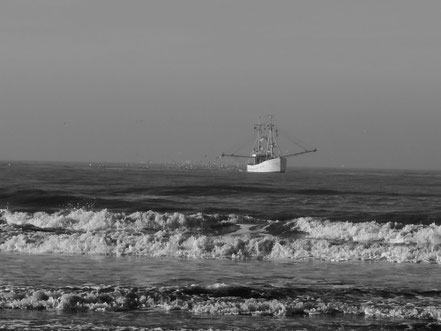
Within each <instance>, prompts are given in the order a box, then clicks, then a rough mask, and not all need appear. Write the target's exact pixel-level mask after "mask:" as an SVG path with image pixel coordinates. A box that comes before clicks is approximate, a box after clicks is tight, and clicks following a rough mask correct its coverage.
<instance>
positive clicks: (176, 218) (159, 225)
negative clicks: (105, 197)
mask: <svg viewBox="0 0 441 331" xmlns="http://www.w3.org/2000/svg"><path fill="white" fill-rule="evenodd" d="M0 220H1V222H0V251H7V252H21V253H27V254H42V253H57V254H98V255H138V256H149V257H164V256H166V257H185V258H235V259H248V258H256V259H268V260H272V259H294V260H301V259H311V258H312V259H320V260H326V261H355V260H386V261H391V262H413V263H417V262H428V263H441V226H438V225H435V224H431V225H419V224H408V225H405V226H403V225H401V224H399V223H396V222H394V223H392V222H389V223H378V222H375V221H372V222H362V223H355V222H331V221H329V220H322V219H316V218H297V219H293V220H290V221H286V222H281V221H274V220H258V219H253V218H250V217H241V216H238V215H234V214H231V215H219V214H202V213H197V214H192V215H185V214H181V213H158V212H154V211H148V212H135V213H132V214H129V215H126V214H124V213H112V212H110V211H108V210H105V209H104V210H101V211H88V210H83V209H74V210H69V211H60V212H57V213H53V214H48V213H43V212H38V213H34V214H28V213H21V212H16V213H11V212H9V211H8V210H1V211H0Z"/></svg>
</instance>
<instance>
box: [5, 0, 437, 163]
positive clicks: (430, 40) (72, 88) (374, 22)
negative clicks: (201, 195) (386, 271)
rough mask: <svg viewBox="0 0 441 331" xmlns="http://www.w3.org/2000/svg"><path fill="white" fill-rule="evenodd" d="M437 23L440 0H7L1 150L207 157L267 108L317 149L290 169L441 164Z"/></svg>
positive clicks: (247, 131)
mask: <svg viewBox="0 0 441 331" xmlns="http://www.w3.org/2000/svg"><path fill="white" fill-rule="evenodd" d="M440 17H441V2H440V1H438V0H434V1H430V0H427V1H426V0H423V1H413V0H370V1H357V0H333V1H329V0H322V1H319V0H304V1H302V0H299V1H295V0H286V1H280V0H272V1H267V0H265V1H262V0H175V1H171V0H151V1H145V0H138V1H136V0H125V1H119V0H118V1H116V0H87V1H86V0H39V1H35V0H27V1H26V0H1V1H0V160H37V161H85V162H92V161H93V162H142V161H150V162H173V161H174V162H181V161H185V160H189V161H192V162H204V161H212V160H216V157H217V156H219V155H220V154H221V153H222V152H236V151H237V150H240V149H242V150H244V149H245V151H246V152H248V151H249V150H250V148H251V143H252V139H253V124H254V123H255V122H256V121H257V120H258V118H259V116H263V115H266V114H274V115H275V116H276V121H277V124H278V126H279V128H280V132H281V133H282V134H281V136H282V135H286V136H287V141H288V142H290V141H293V140H294V141H301V142H302V143H303V144H304V145H306V146H307V147H310V148H317V149H318V152H317V153H311V154H307V155H304V156H300V157H295V158H292V159H290V160H289V165H290V166H302V167H303V166H308V167H309V166H311V167H357V168H386V169H389V168H391V169H395V168H398V169H441V20H440ZM280 143H281V144H282V142H280ZM247 144H248V145H247ZM281 148H282V150H283V151H287V152H296V151H298V150H297V149H296V146H295V145H293V144H291V145H290V144H284V145H283V146H281Z"/></svg>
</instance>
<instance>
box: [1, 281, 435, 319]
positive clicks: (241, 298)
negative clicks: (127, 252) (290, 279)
mask: <svg viewBox="0 0 441 331" xmlns="http://www.w3.org/2000/svg"><path fill="white" fill-rule="evenodd" d="M433 292H434V291H431V292H430V293H426V292H424V291H419V292H418V291H413V292H412V291H399V290H389V289H383V288H380V289H367V290H363V289H357V288H332V287H329V288H320V289H312V288H311V289H310V288H292V287H287V288H283V287H272V286H270V285H268V286H266V287H252V286H233V285H228V284H224V283H216V284H212V285H207V286H201V285H197V284H196V285H188V286H166V287H120V286H84V287H63V288H46V289H42V288H32V287H0V309H31V310H60V311H67V312H72V311H81V312H84V311H101V312H106V311H110V312H112V311H131V310H157V309H159V310H165V311H183V312H190V313H193V314H204V315H259V316H277V317H294V316H308V315H318V314H320V315H332V316H335V315H338V314H350V315H355V316H366V317H383V318H384V317H389V318H406V319H416V320H426V321H434V322H436V323H439V322H440V321H441V308H440V305H441V301H440V294H441V293H440V292H439V291H437V293H433Z"/></svg>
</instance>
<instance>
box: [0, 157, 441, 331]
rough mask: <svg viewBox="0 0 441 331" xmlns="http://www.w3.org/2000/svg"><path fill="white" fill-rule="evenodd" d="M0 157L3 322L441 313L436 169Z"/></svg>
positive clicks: (422, 316) (76, 325)
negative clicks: (277, 170) (253, 168)
mask: <svg viewBox="0 0 441 331" xmlns="http://www.w3.org/2000/svg"><path fill="white" fill-rule="evenodd" d="M240 170H241V169H235V168H222V167H208V166H205V167H190V166H188V165H187V166H178V165H173V166H170V165H147V164H136V165H123V164H80V163H78V164H68V163H30V162H27V163H26V162H3V163H0V330H1V329H8V330H23V329H25V330H45V329H46V330H54V329H56V330H109V329H110V330H338V329H340V330H380V329H383V330H406V329H409V330H410V329H421V330H426V329H429V330H430V329H433V330H437V329H440V328H441V275H440V274H441V273H440V272H441V226H440V224H441V203H440V202H441V201H440V196H441V172H436V171H403V170H400V171H398V170H397V171H393V170H365V169H363V170H362V169H360V170H354V169H298V168H292V169H289V171H288V172H287V173H285V174H256V173H254V174H253V173H246V172H243V171H240Z"/></svg>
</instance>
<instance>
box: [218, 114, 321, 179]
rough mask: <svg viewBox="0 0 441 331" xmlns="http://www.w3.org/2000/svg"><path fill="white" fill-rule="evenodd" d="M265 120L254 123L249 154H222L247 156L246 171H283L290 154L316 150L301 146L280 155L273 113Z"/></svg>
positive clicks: (294, 154)
mask: <svg viewBox="0 0 441 331" xmlns="http://www.w3.org/2000/svg"><path fill="white" fill-rule="evenodd" d="M266 118H267V121H266V122H265V123H262V122H261V120H260V118H259V122H258V123H256V124H254V132H255V135H256V139H255V141H254V145H253V150H252V152H251V155H238V154H234V153H233V154H226V153H222V156H229V157H238V158H247V159H248V164H247V172H285V171H286V166H287V158H288V157H291V156H296V155H301V154H306V153H312V152H316V151H317V149H316V148H314V149H307V148H303V147H302V148H303V151H301V152H298V153H292V154H286V155H282V153H281V150H280V147H279V144H278V142H277V137H278V135H279V133H278V130H277V128H276V126H275V124H274V122H273V119H274V115H268V116H266Z"/></svg>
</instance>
